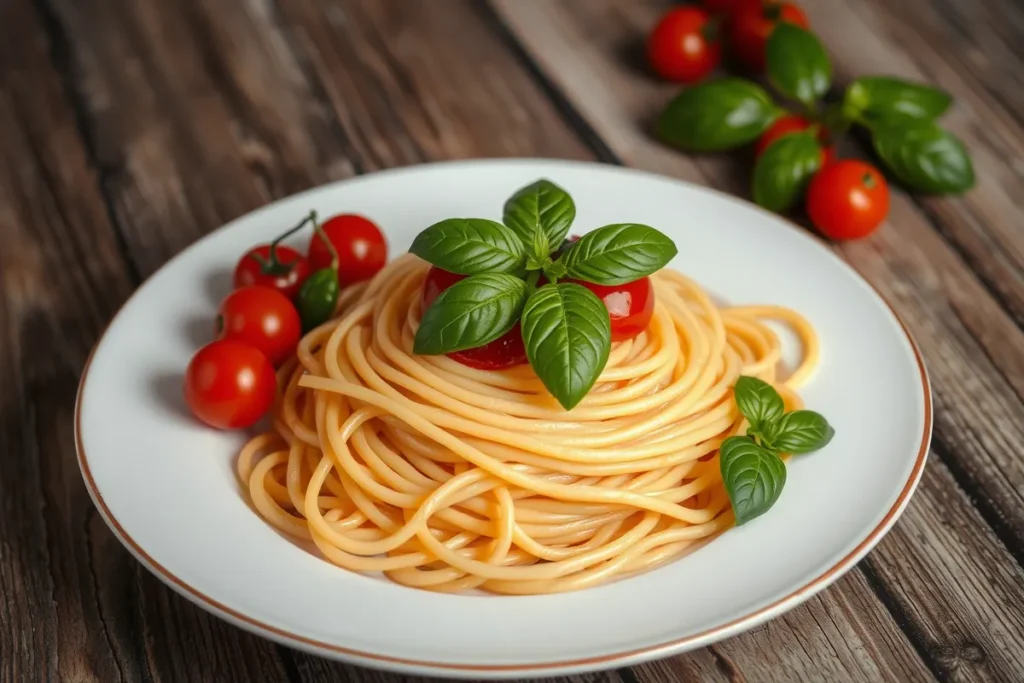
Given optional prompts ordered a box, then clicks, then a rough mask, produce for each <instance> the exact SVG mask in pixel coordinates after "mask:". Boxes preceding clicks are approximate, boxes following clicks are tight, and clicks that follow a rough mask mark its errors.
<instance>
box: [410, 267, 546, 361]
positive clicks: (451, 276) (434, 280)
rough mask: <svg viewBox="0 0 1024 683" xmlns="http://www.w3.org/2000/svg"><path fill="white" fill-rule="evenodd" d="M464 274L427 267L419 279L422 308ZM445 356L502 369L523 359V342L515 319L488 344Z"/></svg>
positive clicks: (427, 305) (524, 347)
mask: <svg viewBox="0 0 1024 683" xmlns="http://www.w3.org/2000/svg"><path fill="white" fill-rule="evenodd" d="M466 277H468V276H466V275H459V274H457V273H452V272H449V271H447V270H443V269H441V268H438V267H437V266H431V267H430V270H429V271H427V277H426V279H425V280H424V281H423V292H422V293H421V295H420V303H421V305H422V306H423V309H422V310H424V311H425V310H427V308H428V307H429V306H430V304H432V303H434V299H436V298H437V297H438V295H439V294H440V293H441V292H443V291H444V290H446V289H448V288H449V287H451V286H452V285H454V284H455V283H456V282H458V281H459V280H463V279H465V278H466ZM445 355H447V356H448V357H449V358H451V359H452V360H456V361H458V362H460V363H462V364H463V365H466V366H469V367H471V368H476V369H477V370H503V369H505V368H511V367H514V366H516V365H523V364H524V363H526V362H527V359H526V344H525V343H524V342H523V334H522V330H521V328H520V327H519V323H518V322H517V323H516V324H515V326H513V327H512V329H511V330H509V331H508V332H506V333H505V334H503V335H502V336H500V337H498V338H497V339H495V340H494V341H492V342H490V343H488V344H484V345H483V346H478V347H477V348H475V349H466V350H464V351H453V352H452V353H448V354H445Z"/></svg>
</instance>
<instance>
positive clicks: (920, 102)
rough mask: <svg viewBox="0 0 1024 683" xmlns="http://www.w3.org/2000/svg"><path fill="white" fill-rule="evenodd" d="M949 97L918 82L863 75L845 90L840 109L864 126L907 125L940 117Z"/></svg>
mask: <svg viewBox="0 0 1024 683" xmlns="http://www.w3.org/2000/svg"><path fill="white" fill-rule="evenodd" d="M952 102H953V98H952V97H951V96H950V95H949V93H947V92H944V91H942V90H939V89H938V88H933V87H931V86H928V85H922V84H920V83H908V82H907V81H902V80H900V79H898V78H892V77H889V76H864V77H862V78H858V79H857V80H855V81H854V82H853V83H851V84H850V87H848V88H847V89H846V94H845V95H844V96H843V105H844V108H845V109H847V110H848V111H850V112H851V113H852V114H853V115H854V116H855V117H856V118H857V119H858V120H859V121H861V122H862V123H865V124H867V125H869V126H870V125H873V124H875V123H892V124H896V123H901V124H911V123H914V122H916V121H931V120H934V119H937V118H938V117H939V116H941V115H942V114H943V113H944V112H945V111H946V109H948V108H949V105H950V104H951V103H952Z"/></svg>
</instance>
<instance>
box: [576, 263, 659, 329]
mask: <svg viewBox="0 0 1024 683" xmlns="http://www.w3.org/2000/svg"><path fill="white" fill-rule="evenodd" d="M563 282H574V283H576V284H578V285H582V286H584V287H586V288H587V289H589V290H590V291H591V292H593V293H594V294H596V295H597V298H598V299H600V300H601V301H602V302H604V305H605V308H607V309H608V317H609V318H611V323H612V342H619V341H625V340H627V339H632V338H633V337H635V336H637V335H638V334H640V333H641V332H643V331H644V330H646V329H647V326H648V325H649V324H650V322H651V317H652V316H653V315H654V287H653V286H652V285H651V278H649V277H642V278H640V279H639V280H634V281H633V282H628V283H626V284H624V285H596V284H594V283H593V282H584V281H582V280H572V279H567V280H563Z"/></svg>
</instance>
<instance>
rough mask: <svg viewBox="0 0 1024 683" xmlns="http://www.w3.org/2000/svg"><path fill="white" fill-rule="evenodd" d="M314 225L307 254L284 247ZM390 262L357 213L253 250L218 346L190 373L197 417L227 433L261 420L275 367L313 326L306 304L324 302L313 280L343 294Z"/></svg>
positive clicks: (376, 233) (221, 317) (228, 301)
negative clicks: (318, 278) (327, 281)
mask: <svg viewBox="0 0 1024 683" xmlns="http://www.w3.org/2000/svg"><path fill="white" fill-rule="evenodd" d="M307 222H312V223H313V227H314V230H313V236H312V237H311V239H310V242H309V247H308V249H307V251H306V254H305V255H303V254H302V253H301V252H299V251H298V250H297V249H294V248H292V247H290V246H287V245H284V244H279V242H280V241H281V240H282V239H284V238H286V237H288V236H290V235H292V234H293V233H295V232H297V231H298V230H300V229H302V228H303V227H304V226H305V225H306V223H307ZM325 240H326V241H325ZM386 261H387V242H386V241H385V239H384V235H383V233H382V232H381V231H380V229H379V228H378V227H377V226H376V225H374V223H372V222H371V221H369V220H368V219H366V218H364V217H362V216H357V215H353V214H342V215H338V216H334V217H333V218H331V219H329V220H327V221H326V222H324V223H323V224H322V225H318V224H317V222H316V215H315V214H310V216H309V217H308V218H307V219H304V220H303V221H302V222H301V223H299V225H298V226H296V227H295V228H293V229H291V230H289V231H288V232H286V233H284V234H283V235H281V237H279V238H278V239H277V240H275V241H274V242H272V243H270V244H260V245H258V246H255V247H253V248H252V249H250V250H249V251H247V252H246V253H245V254H244V255H243V256H242V258H241V259H239V261H238V263H237V265H236V266H235V271H234V287H235V288H234V290H233V291H232V292H231V293H230V294H228V295H227V296H226V297H225V298H224V300H223V301H222V302H221V304H220V308H219V311H218V315H217V322H216V339H215V340H214V341H213V342H211V343H209V344H207V345H206V346H204V347H203V348H201V349H199V351H198V352H197V353H196V354H195V356H193V357H192V360H191V361H190V362H189V365H188V368H187V369H186V371H185V381H184V390H185V402H186V403H187V404H188V406H189V409H190V410H191V411H192V413H193V414H194V415H195V416H196V417H197V418H199V419H200V420H202V421H203V422H205V423H206V424H208V425H210V426H212V427H217V428H219V429H241V428H245V427H249V426H251V425H253V424H255V423H256V422H257V421H259V420H260V419H261V418H262V417H263V416H264V415H266V413H267V411H269V410H270V408H271V406H272V405H273V403H274V398H275V396H276V394H277V376H276V372H275V369H274V368H275V367H279V366H280V365H281V364H282V363H284V362H285V361H286V360H287V359H288V358H289V357H290V356H291V355H292V354H293V353H294V351H295V347H296V346H297V345H298V343H299V339H300V338H301V336H302V334H303V332H304V331H308V328H309V327H310V325H309V324H308V323H309V321H308V316H305V315H303V313H305V310H306V308H308V307H309V305H310V304H309V303H308V302H307V301H306V300H307V299H308V300H313V299H314V298H316V297H317V296H318V295H320V296H319V298H320V299H322V293H321V292H315V291H310V289H309V284H310V283H312V282H313V277H314V276H319V275H321V274H325V275H327V274H329V276H330V277H329V278H328V279H330V280H332V284H333V285H334V288H333V289H332V290H331V291H334V292H336V291H337V289H338V288H340V287H346V286H348V285H351V284H353V283H356V282H360V281H362V280H367V279H369V278H371V277H373V276H374V275H375V274H376V273H377V272H378V271H379V270H380V269H381V268H382V267H383V266H384V263H385V262H386ZM321 279H323V278H321ZM318 303H320V302H319V301H318ZM330 303H331V304H332V305H333V300H332V301H331V302H330Z"/></svg>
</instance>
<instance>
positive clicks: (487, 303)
mask: <svg viewBox="0 0 1024 683" xmlns="http://www.w3.org/2000/svg"><path fill="white" fill-rule="evenodd" d="M528 294H529V287H528V286H527V284H526V282H524V281H523V280H521V279H519V278H517V277H515V276H513V275H508V274H504V273H485V274H481V275H473V276H470V277H468V278H466V279H465V280H460V281H459V282H456V283H455V284H453V285H452V286H451V287H449V288H448V289H446V290H444V291H443V292H441V294H439V295H438V297H437V299H435V300H434V303H433V304H431V306H430V308H428V309H427V310H426V311H424V312H423V317H422V319H421V320H420V326H419V329H417V330H416V338H415V341H414V343H413V353H417V354H421V355H438V354H442V353H451V352H452V351H463V350H465V349H472V348H476V347H478V346H483V345H484V344H487V343H489V342H492V341H494V340H495V339H497V338H498V337H500V336H501V335H503V334H505V333H506V332H508V331H509V330H511V329H512V327H513V326H514V325H515V324H516V321H517V320H519V316H520V313H521V312H522V310H523V305H524V304H525V303H526V298H527V295H528Z"/></svg>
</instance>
